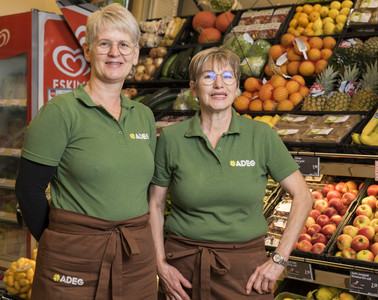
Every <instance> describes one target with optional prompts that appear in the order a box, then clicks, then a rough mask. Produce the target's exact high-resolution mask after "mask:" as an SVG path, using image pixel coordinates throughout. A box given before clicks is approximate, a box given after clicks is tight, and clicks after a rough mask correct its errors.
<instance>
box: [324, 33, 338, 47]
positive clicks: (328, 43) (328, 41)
mask: <svg viewBox="0 0 378 300" xmlns="http://www.w3.org/2000/svg"><path fill="white" fill-rule="evenodd" d="M335 46H336V40H335V39H334V38H333V37H332V36H326V37H325V38H324V39H323V48H327V49H331V50H332V49H333V48H335Z"/></svg>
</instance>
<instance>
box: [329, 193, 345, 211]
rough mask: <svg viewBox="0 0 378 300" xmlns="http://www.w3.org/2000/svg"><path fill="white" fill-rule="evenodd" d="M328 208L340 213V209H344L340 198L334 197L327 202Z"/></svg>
mask: <svg viewBox="0 0 378 300" xmlns="http://www.w3.org/2000/svg"><path fill="white" fill-rule="evenodd" d="M328 206H331V207H334V208H335V209H336V210H337V212H340V211H341V209H342V208H343V207H344V202H343V200H342V199H341V198H336V197H334V198H331V199H330V200H329V201H328Z"/></svg>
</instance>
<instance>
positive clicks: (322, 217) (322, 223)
mask: <svg viewBox="0 0 378 300" xmlns="http://www.w3.org/2000/svg"><path fill="white" fill-rule="evenodd" d="M328 223H329V218H328V216H326V215H320V216H319V217H318V218H317V219H316V224H319V225H320V226H322V227H323V226H325V225H327V224H328Z"/></svg>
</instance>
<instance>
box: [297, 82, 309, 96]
mask: <svg viewBox="0 0 378 300" xmlns="http://www.w3.org/2000/svg"><path fill="white" fill-rule="evenodd" d="M309 92H310V89H309V88H308V87H307V86H305V85H302V86H301V87H300V88H299V94H301V95H302V97H306V96H307V95H308V93H309Z"/></svg>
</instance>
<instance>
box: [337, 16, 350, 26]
mask: <svg viewBox="0 0 378 300" xmlns="http://www.w3.org/2000/svg"><path fill="white" fill-rule="evenodd" d="M346 21H347V16H345V15H338V16H337V17H336V23H337V24H343V26H344V24H345V22H346Z"/></svg>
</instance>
